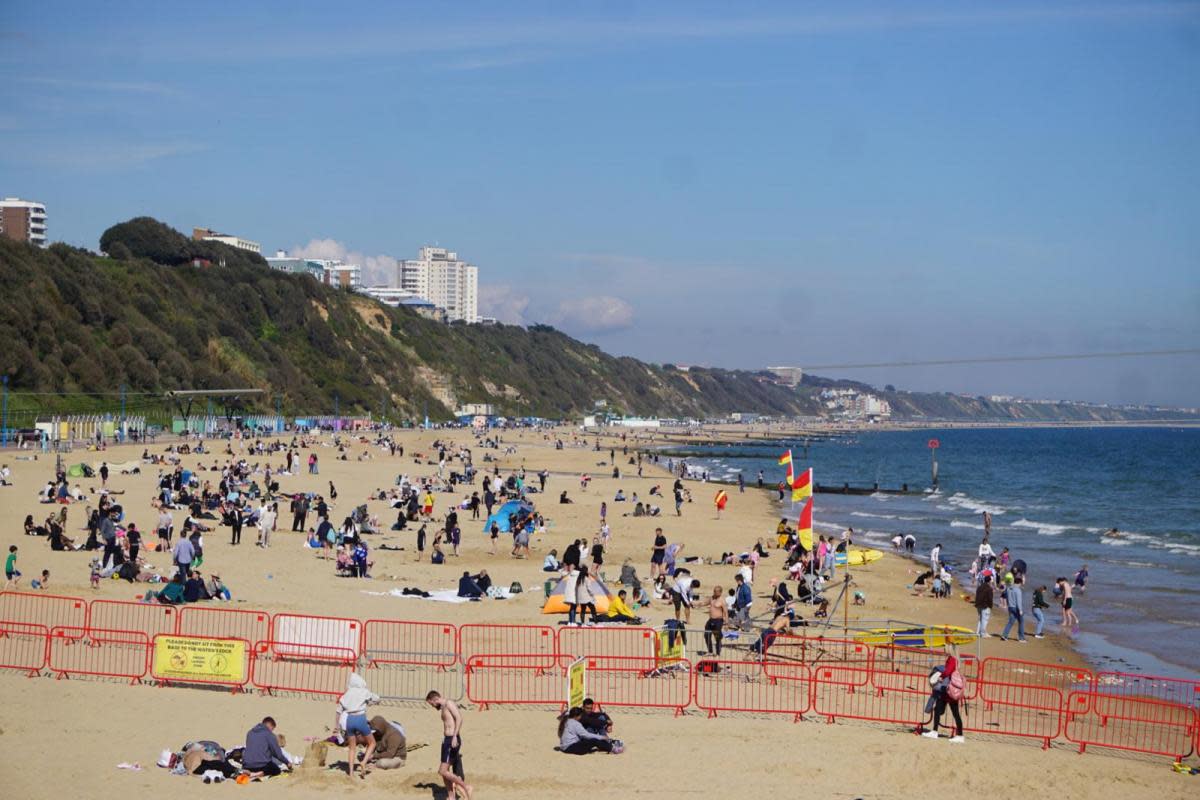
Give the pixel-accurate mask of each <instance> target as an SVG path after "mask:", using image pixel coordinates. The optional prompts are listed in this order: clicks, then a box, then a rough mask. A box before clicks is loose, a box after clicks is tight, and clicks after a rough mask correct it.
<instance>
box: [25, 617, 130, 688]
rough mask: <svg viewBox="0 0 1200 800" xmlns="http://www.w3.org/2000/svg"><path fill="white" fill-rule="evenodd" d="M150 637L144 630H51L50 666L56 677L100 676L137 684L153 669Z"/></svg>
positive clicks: (65, 628)
mask: <svg viewBox="0 0 1200 800" xmlns="http://www.w3.org/2000/svg"><path fill="white" fill-rule="evenodd" d="M149 656H150V638H149V637H148V636H146V634H145V633H142V632H141V631H121V630H105V629H103V628H69V627H57V628H51V629H50V636H49V653H48V657H47V666H48V668H49V670H50V672H52V673H53V674H54V675H55V677H58V678H69V677H70V676H72V675H96V676H100V677H105V678H124V679H127V680H128V681H129V682H130V683H137V682H138V681H140V680H141V679H142V678H144V677H145V676H146V672H147V670H149V668H150V664H149Z"/></svg>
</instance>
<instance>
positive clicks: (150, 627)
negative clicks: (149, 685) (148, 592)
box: [64, 600, 181, 639]
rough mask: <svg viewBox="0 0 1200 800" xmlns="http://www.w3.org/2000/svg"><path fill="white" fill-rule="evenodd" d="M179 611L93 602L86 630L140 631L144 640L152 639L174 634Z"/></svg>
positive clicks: (151, 605) (148, 605)
mask: <svg viewBox="0 0 1200 800" xmlns="http://www.w3.org/2000/svg"><path fill="white" fill-rule="evenodd" d="M180 610H181V609H178V608H176V607H175V606H167V605H163V604H161V603H129V602H125V601H122V600H93V601H92V602H91V608H90V610H89V611H88V617H87V619H88V621H87V627H88V628H99V629H101V630H110V631H139V632H141V633H144V634H145V635H146V638H148V639H153V638H154V637H155V636H158V635H159V634H160V633H175V632H177V630H178V625H177V620H178V617H179V613H180ZM64 627H66V626H64ZM71 627H78V626H71Z"/></svg>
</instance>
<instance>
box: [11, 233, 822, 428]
mask: <svg viewBox="0 0 1200 800" xmlns="http://www.w3.org/2000/svg"><path fill="white" fill-rule="evenodd" d="M101 246H102V247H103V248H104V250H105V251H106V252H108V253H110V254H112V255H114V256H117V255H119V256H120V258H104V257H97V256H95V255H93V254H90V253H88V252H86V251H83V250H78V249H75V248H71V247H68V246H65V245H54V246H52V247H51V248H49V249H48V250H38V249H35V248H31V247H28V246H25V245H20V244H16V243H13V242H9V241H7V240H3V239H0V285H3V286H5V287H8V288H10V289H11V290H9V291H5V292H4V293H3V295H2V296H0V342H3V345H2V349H0V370H3V372H4V373H5V374H7V375H9V380H10V385H11V388H12V389H13V390H14V392H16V393H18V398H19V397H21V394H20V393H31V392H40V393H64V394H74V393H83V392H87V393H103V392H109V393H112V392H117V391H118V389H119V387H121V386H122V385H123V384H124V385H125V386H126V387H127V391H128V392H129V393H130V395H131V397H140V396H142V395H141V394H140V393H155V394H159V393H162V392H165V391H167V390H172V389H218V388H235V387H246V388H261V389H264V390H266V391H267V392H268V397H267V398H266V399H264V400H262V401H261V403H260V405H261V407H263V408H271V407H273V402H274V398H275V396H277V395H279V396H281V403H282V407H283V410H284V412H285V413H305V414H308V413H329V412H331V411H332V410H333V408H334V403H335V399H336V402H337V403H338V405H339V408H340V409H341V411H342V412H343V413H350V412H354V411H360V412H371V413H375V414H379V413H381V412H382V413H384V414H387V415H388V416H390V417H392V418H411V417H414V416H420V415H423V414H424V413H425V411H426V410H428V413H429V415H430V416H431V417H432V418H435V419H438V418H442V419H444V418H447V417H448V416H450V414H451V412H452V411H453V406H454V404H455V403H456V402H457V403H464V402H467V403H470V402H489V403H494V404H495V405H496V406H497V409H498V410H499V411H500V412H501V413H510V414H511V413H522V414H533V415H541V416H550V417H561V416H564V415H567V414H571V413H577V412H581V411H585V410H589V409H591V408H592V407H593V404H594V402H595V401H597V400H606V401H607V402H608V404H609V408H610V409H615V410H618V411H622V412H626V413H631V414H664V415H665V414H670V415H677V416H704V415H711V414H717V413H721V412H728V411H734V410H738V411H758V412H765V413H774V414H804V413H813V412H814V411H815V408H816V406H815V404H814V403H813V402H812V400H811V399H809V398H808V397H806V396H804V395H801V394H797V393H795V392H793V391H792V390H790V389H787V388H785V387H780V386H777V385H775V384H773V383H770V382H769V381H768V380H766V379H765V378H764V377H763V376H762V375H760V374H756V373H751V372H736V371H726V370H717V369H712V370H709V369H693V370H691V371H688V372H682V371H678V370H675V369H672V368H670V367H662V366H657V365H651V364H646V363H643V362H641V361H638V360H636V359H632V358H616V357H613V356H610V355H608V354H606V353H604V352H602V351H601V350H600V349H599V348H597V347H595V346H592V345H587V344H584V343H582V342H579V341H577V340H575V339H572V338H571V337H569V336H567V335H565V334H563V333H561V332H559V331H557V330H554V329H553V328H549V327H545V326H534V327H531V328H529V329H525V328H521V327H517V326H505V325H499V326H494V327H492V326H488V327H484V326H479V325H443V324H441V323H438V322H435V321H431V320H427V319H425V318H423V317H420V316H419V315H417V314H416V313H414V312H412V311H410V310H408V309H391V308H388V307H386V306H383V305H381V304H379V303H377V302H375V301H373V300H370V299H369V298H365V297H362V296H359V295H355V294H351V293H349V292H345V291H340V290H336V289H332V288H329V287H326V286H323V285H321V284H319V283H318V282H317V281H315V280H314V279H312V278H311V277H309V276H307V275H289V274H285V273H281V272H278V271H275V270H271V269H269V268H267V266H266V264H265V262H263V261H262V259H261V258H260V257H258V256H256V255H253V254H248V253H245V252H243V251H239V250H236V249H234V248H231V247H227V246H225V245H221V244H217V243H211V242H193V241H191V240H189V239H187V238H186V237H184V236H183V235H181V234H179V233H178V232H176V231H174V230H172V229H170V228H168V227H166V226H164V225H162V224H161V223H158V222H155V221H154V220H151V219H148V218H139V219H135V220H131V221H129V222H126V223H121V224H120V225H116V226H114V227H112V228H110V229H109V230H108V231H106V232H105V233H104V236H103V237H102V238H101ZM194 259H202V260H203V261H204V262H208V263H210V264H211V265H210V266H199V267H197V266H192V263H193V260H194ZM24 396H25V397H26V398H28V397H29V395H28V394H26V395H24ZM140 402H143V403H144V402H145V401H140ZM72 403H73V404H75V405H74V406H71V404H72ZM80 403H82V404H83V406H84V407H86V406H87V404H88V399H87V398H79V397H73V398H60V397H57V396H53V395H50V394H47V395H44V396H41V397H38V398H37V405H38V406H39V407H41V408H52V407H72V408H74V409H77V410H78V409H80V408H81V406H80V405H79V404H80ZM112 403H113V401H112V397H111V396H110V397H108V398H107V399H106V400H96V401H95V403H94V404H96V405H104V406H105V407H108V408H111V407H112ZM26 405H28V401H27V402H26Z"/></svg>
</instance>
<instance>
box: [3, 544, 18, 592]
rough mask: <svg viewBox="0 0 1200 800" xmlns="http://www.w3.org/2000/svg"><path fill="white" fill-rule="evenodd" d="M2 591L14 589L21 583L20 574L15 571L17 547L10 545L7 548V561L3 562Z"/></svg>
mask: <svg viewBox="0 0 1200 800" xmlns="http://www.w3.org/2000/svg"><path fill="white" fill-rule="evenodd" d="M4 578H5V581H6V582H5V584H4V591H6V592H7V591H8V590H9V589H16V588H17V584H18V583H20V582H21V573H20V572H19V571H18V570H17V546H16V545H15V544H14V545H10V546H9V548H8V559H7V560H5V562H4Z"/></svg>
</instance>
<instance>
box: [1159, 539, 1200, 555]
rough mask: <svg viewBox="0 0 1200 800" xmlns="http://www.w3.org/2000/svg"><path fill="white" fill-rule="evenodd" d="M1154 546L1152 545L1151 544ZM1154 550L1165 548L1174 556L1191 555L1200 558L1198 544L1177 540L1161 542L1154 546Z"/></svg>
mask: <svg viewBox="0 0 1200 800" xmlns="http://www.w3.org/2000/svg"><path fill="white" fill-rule="evenodd" d="M1151 546H1152V547H1155V546H1154V545H1151ZM1155 549H1156V550H1166V551H1167V552H1168V553H1170V554H1171V555H1176V556H1191V557H1192V558H1200V546H1197V545H1194V544H1181V543H1179V542H1163V543H1162V544H1160V545H1158V546H1156V547H1155Z"/></svg>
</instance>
